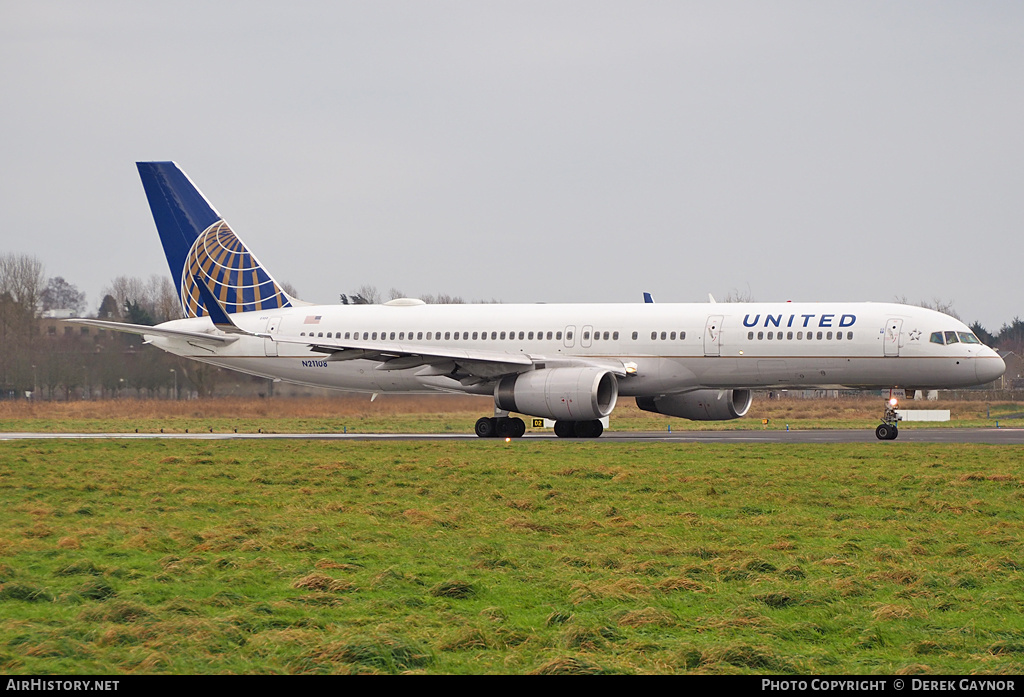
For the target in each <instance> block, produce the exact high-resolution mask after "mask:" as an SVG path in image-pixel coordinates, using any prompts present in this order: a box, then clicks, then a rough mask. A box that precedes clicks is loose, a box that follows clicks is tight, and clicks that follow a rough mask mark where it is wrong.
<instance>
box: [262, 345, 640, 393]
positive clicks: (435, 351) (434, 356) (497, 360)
mask: <svg viewBox="0 0 1024 697" xmlns="http://www.w3.org/2000/svg"><path fill="white" fill-rule="evenodd" d="M273 339H274V341H277V342H279V343H284V344H301V345H303V346H308V347H309V348H310V349H312V350H313V351H316V352H318V353H325V354H329V355H328V358H327V360H329V361H351V360H356V359H365V360H371V361H380V364H379V365H378V366H377V367H376V370H408V369H411V368H419V370H418V371H417V373H416V374H417V375H420V376H429V375H438V376H448V377H451V378H453V379H456V380H459V381H461V382H462V383H463V384H465V385H469V384H474V383H477V382H482V381H484V380H493V379H496V378H499V377H501V376H503V375H509V374H512V373H521V372H523V369H524V368H525V367H527V366H529V367H533V366H535V365H537V364H544V366H545V367H552V368H553V367H562V366H569V365H583V364H586V365H593V366H597V367H603V368H606V369H608V370H611V371H613V372H615V373H616V374H618V375H621V376H625V375H627V374H628V373H629V372H630V370H629V368H628V367H627V366H626V365H625V364H624V363H622V362H621V361H618V360H614V359H607V360H603V359H600V358H595V359H590V358H567V357H562V356H557V357H548V356H538V355H532V354H528V353H507V352H505V351H488V350H486V349H461V348H452V347H449V346H433V345H430V344H410V343H404V342H386V341H358V340H353V341H348V340H345V341H342V340H337V339H336V340H333V341H332V340H330V339H327V340H324V339H322V338H320V337H318V338H317V339H316V340H315V341H310V340H309V339H301V338H292V337H280V336H274V337H273Z"/></svg>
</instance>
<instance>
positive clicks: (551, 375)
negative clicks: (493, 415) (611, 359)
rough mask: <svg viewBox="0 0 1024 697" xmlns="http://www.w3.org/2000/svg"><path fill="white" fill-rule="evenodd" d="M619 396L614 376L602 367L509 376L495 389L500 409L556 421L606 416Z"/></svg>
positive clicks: (547, 369)
mask: <svg viewBox="0 0 1024 697" xmlns="http://www.w3.org/2000/svg"><path fill="white" fill-rule="evenodd" d="M618 397H619V382H618V380H616V379H615V374H614V373H612V372H610V371H608V370H604V369H603V368H545V369H543V370H534V371H532V372H529V373H522V374H520V375H509V376H508V377H504V378H502V379H501V380H500V381H499V382H498V386H497V387H495V388H494V403H495V404H496V405H497V406H498V408H499V409H504V410H505V411H514V412H518V413H520V414H529V415H530V416H543V417H544V418H547V419H555V420H556V421H592V420H594V419H600V418H603V417H605V416H608V415H609V414H611V413H612V409H614V408H615V401H616V400H617V399H618Z"/></svg>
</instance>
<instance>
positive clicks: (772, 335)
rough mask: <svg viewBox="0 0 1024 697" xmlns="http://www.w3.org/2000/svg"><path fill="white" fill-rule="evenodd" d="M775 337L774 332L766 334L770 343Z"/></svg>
mask: <svg viewBox="0 0 1024 697" xmlns="http://www.w3.org/2000/svg"><path fill="white" fill-rule="evenodd" d="M774 337H775V332H768V341H771V340H772V339H773V338H774Z"/></svg>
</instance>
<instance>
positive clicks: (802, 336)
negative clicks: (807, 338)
mask: <svg viewBox="0 0 1024 697" xmlns="http://www.w3.org/2000/svg"><path fill="white" fill-rule="evenodd" d="M803 338H804V333H803V332H797V333H796V339H797V341H801V340H803Z"/></svg>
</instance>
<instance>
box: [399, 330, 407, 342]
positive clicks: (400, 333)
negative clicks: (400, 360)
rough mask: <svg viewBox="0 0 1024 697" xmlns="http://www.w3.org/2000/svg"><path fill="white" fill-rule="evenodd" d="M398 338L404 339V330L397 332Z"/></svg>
mask: <svg viewBox="0 0 1024 697" xmlns="http://www.w3.org/2000/svg"><path fill="white" fill-rule="evenodd" d="M398 340H399V341H405V332H398Z"/></svg>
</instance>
